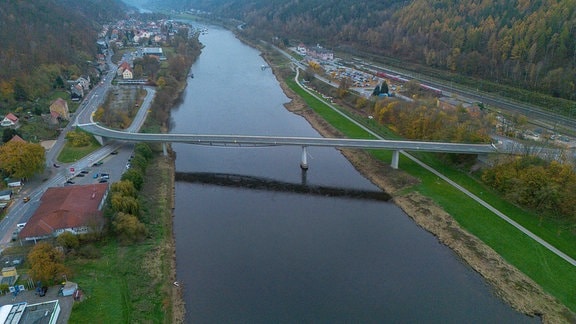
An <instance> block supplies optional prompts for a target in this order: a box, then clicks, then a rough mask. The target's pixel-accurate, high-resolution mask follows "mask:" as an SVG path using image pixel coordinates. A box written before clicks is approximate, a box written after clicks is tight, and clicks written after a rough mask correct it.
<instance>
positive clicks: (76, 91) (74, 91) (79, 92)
mask: <svg viewBox="0 0 576 324" xmlns="http://www.w3.org/2000/svg"><path fill="white" fill-rule="evenodd" d="M83 97H84V89H83V88H82V85H81V84H79V83H77V84H75V85H73V86H72V87H70V98H71V99H72V101H79V100H80V99H82V98H83Z"/></svg>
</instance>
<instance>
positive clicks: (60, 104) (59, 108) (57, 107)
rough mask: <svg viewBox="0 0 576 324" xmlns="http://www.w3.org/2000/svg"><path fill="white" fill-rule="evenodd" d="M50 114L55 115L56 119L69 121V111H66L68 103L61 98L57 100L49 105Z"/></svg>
mask: <svg viewBox="0 0 576 324" xmlns="http://www.w3.org/2000/svg"><path fill="white" fill-rule="evenodd" d="M50 114H56V115H57V117H58V118H60V119H64V120H69V119H70V111H69V110H68V102H66V100H64V99H62V98H58V99H56V100H54V101H53V102H52V104H51V105H50Z"/></svg>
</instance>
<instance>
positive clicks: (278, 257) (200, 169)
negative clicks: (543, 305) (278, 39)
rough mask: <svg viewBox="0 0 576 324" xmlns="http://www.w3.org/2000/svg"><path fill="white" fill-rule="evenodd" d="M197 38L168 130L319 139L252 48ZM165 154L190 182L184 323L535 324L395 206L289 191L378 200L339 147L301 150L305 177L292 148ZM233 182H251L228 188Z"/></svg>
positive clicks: (182, 261)
mask: <svg viewBox="0 0 576 324" xmlns="http://www.w3.org/2000/svg"><path fill="white" fill-rule="evenodd" d="M200 40H201V42H202V43H203V44H204V45H205V46H206V47H205V48H204V50H203V53H202V55H201V56H200V58H199V59H198V60H197V62H196V63H195V64H194V65H193V67H192V72H193V73H194V78H193V79H190V80H189V82H188V86H187V88H186V90H185V93H184V94H183V100H182V103H181V104H180V105H179V106H178V107H175V109H174V110H173V112H172V118H173V121H172V130H171V132H172V133H184V132H188V133H200V134H243V135H286V136H305V137H319V135H318V134H317V133H316V132H315V131H314V130H313V129H312V128H311V127H310V126H309V124H308V123H307V122H306V121H305V120H304V119H303V118H301V117H299V116H296V115H294V114H292V113H290V112H288V111H287V110H286V109H285V108H284V107H283V104H284V103H286V102H288V101H289V99H288V98H287V97H286V96H285V95H284V93H283V92H282V90H281V88H280V86H279V85H278V82H277V81H276V79H275V77H274V75H272V73H271V71H270V69H265V70H262V69H261V68H260V67H261V66H262V65H263V64H265V62H264V60H263V59H262V58H261V57H260V55H259V54H260V53H259V52H258V51H256V50H255V49H253V48H251V47H248V46H246V45H244V44H242V43H241V42H240V41H238V40H237V39H236V38H235V37H234V36H233V34H232V33H230V32H229V31H226V30H223V29H219V28H218V27H211V29H210V30H209V32H208V34H206V35H202V36H201V38H200ZM174 149H175V151H176V154H177V158H176V168H177V172H178V174H179V175H180V176H179V177H178V179H185V180H179V181H177V182H176V209H175V218H174V231H175V236H176V260H177V277H178V280H179V281H180V282H182V284H183V287H184V300H185V302H186V308H187V318H186V319H187V322H191V323H278V322H283V323H286V322H289V323H293V322H298V323H306V322H330V323H341V322H355V323H370V322H378V323H382V322H442V323H462V322H468V323H469V322H476V323H487V322H506V323H524V322H535V321H536V320H535V319H532V318H529V317H527V316H524V315H522V314H519V313H517V312H515V311H514V310H513V309H511V308H510V307H509V306H508V305H506V304H505V303H504V302H502V301H501V300H500V299H499V298H498V297H496V296H495V295H494V292H493V291H492V290H491V288H490V287H489V286H488V285H487V284H486V283H485V282H484V280H483V279H482V278H481V277H480V276H479V275H478V274H477V273H476V272H474V271H473V270H471V269H470V268H469V267H468V266H467V265H465V264H464V263H462V261H461V260H459V258H458V257H457V256H456V255H455V254H454V253H453V252H452V251H451V250H449V249H448V248H446V247H445V246H443V245H441V244H439V242H438V240H437V239H436V238H435V237H434V236H433V235H431V234H429V233H428V232H426V231H424V230H422V229H421V228H420V227H418V226H417V225H416V224H415V223H414V222H413V221H412V220H411V219H410V218H409V217H408V216H407V215H406V214H405V213H404V212H403V211H402V210H400V209H399V208H398V207H397V206H395V205H394V204H392V203H389V202H386V201H380V200H376V199H357V198H352V197H346V196H333V195H330V194H323V193H322V192H320V193H318V192H316V193H315V194H311V193H301V192H299V191H297V190H294V188H300V187H302V184H305V186H323V187H330V188H336V189H355V190H361V191H370V192H373V191H376V190H378V189H377V188H376V187H375V186H374V185H373V184H371V183H370V182H369V181H367V180H366V179H365V178H363V177H362V176H361V175H360V174H359V173H358V172H357V171H356V170H355V169H354V168H353V167H352V166H351V165H350V164H349V163H348V161H347V160H346V159H344V158H343V156H342V155H341V154H340V153H339V152H338V151H337V150H334V149H327V148H309V157H308V162H309V164H310V169H309V171H308V172H307V173H306V174H305V176H303V173H302V171H301V170H300V168H299V162H300V155H301V151H300V148H290V147H272V148H270V147H267V148H236V147H206V146H195V145H187V144H177V145H174ZM214 175H218V177H219V178H222V177H224V178H226V179H228V181H224V182H221V181H220V182H219V181H213V182H212V181H211V180H210V179H212V176H214ZM197 176H202V178H203V179H208V180H207V181H195V180H194V179H196V178H197ZM242 179H251V181H252V183H256V184H257V185H251V186H243V185H240V186H238V185H234V183H243V182H242V181H243V180H242Z"/></svg>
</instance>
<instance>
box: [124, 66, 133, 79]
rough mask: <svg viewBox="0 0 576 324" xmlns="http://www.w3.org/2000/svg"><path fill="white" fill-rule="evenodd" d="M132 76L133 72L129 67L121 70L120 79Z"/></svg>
mask: <svg viewBox="0 0 576 324" xmlns="http://www.w3.org/2000/svg"><path fill="white" fill-rule="evenodd" d="M133 77H134V74H132V69H131V68H127V69H125V70H124V71H123V72H122V79H124V80H132V78H133Z"/></svg>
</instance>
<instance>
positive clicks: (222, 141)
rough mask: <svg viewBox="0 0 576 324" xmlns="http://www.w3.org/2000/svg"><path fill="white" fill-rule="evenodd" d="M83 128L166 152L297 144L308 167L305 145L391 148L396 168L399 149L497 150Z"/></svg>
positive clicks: (91, 125) (95, 126) (490, 146)
mask: <svg viewBox="0 0 576 324" xmlns="http://www.w3.org/2000/svg"><path fill="white" fill-rule="evenodd" d="M77 126H78V127H80V128H81V129H83V130H84V131H86V132H88V133H91V134H93V135H96V136H100V137H103V138H111V139H117V140H122V141H129V142H160V143H162V144H163V146H162V147H163V150H164V154H167V151H166V145H165V144H166V143H188V144H195V145H208V146H236V147H242V146H244V147H262V146H300V147H302V156H301V161H300V167H301V168H302V169H304V170H306V169H308V154H307V152H306V148H307V147H309V146H310V147H314V146H315V147H334V148H356V149H385V150H391V151H393V154H392V162H391V166H392V168H394V169H397V168H398V161H399V158H400V151H402V150H407V151H422V152H443V153H463V154H488V153H498V149H497V148H496V146H494V145H493V144H463V143H443V142H418V141H396V140H379V139H346V138H314V137H288V136H251V135H200V134H150V133H133V132H123V131H118V130H113V129H109V128H105V127H102V126H100V125H98V124H97V123H86V124H78V125H77Z"/></svg>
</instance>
